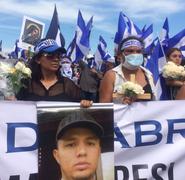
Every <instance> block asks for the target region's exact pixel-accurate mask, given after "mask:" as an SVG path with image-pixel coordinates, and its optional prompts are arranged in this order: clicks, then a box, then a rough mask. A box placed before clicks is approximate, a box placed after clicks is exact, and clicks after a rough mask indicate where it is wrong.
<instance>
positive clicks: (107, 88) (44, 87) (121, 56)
mask: <svg viewBox="0 0 185 180" xmlns="http://www.w3.org/2000/svg"><path fill="white" fill-rule="evenodd" d="M182 57H183V56H182V53H181V51H180V50H179V49H178V48H172V49H170V50H169V51H168V52H167V54H166V59H167V61H172V62H174V63H175V64H176V65H178V66H179V65H182V63H183V60H182ZM143 64H144V43H143V41H142V39H141V38H139V37H136V36H129V37H127V38H125V39H123V40H122V42H121V43H120V44H119V47H118V50H117V54H116V55H115V59H114V58H110V60H107V61H105V62H103V63H102V68H101V69H97V68H96V63H95V60H94V56H93V55H91V54H88V55H87V56H86V57H85V58H83V59H81V60H79V62H78V63H77V64H75V63H73V62H72V60H71V58H70V57H69V56H67V55H66V50H65V48H62V47H59V46H58V45H57V43H56V41H55V40H53V39H42V40H41V41H40V42H39V43H37V45H36V46H35V50H34V55H33V57H32V59H31V60H29V62H27V66H28V67H29V68H30V69H31V72H32V74H31V79H26V80H24V82H23V83H24V84H25V85H24V87H23V88H21V90H20V91H19V92H18V93H17V94H16V97H15V98H10V97H5V99H7V100H8V99H13V100H16V99H17V100H24V101H67V102H80V101H81V103H84V104H83V105H84V106H90V105H91V104H92V102H100V103H109V102H114V103H123V104H131V103H133V102H135V101H143V99H140V98H137V96H133V97H131V96H129V97H128V96H125V95H124V94H123V96H121V97H119V98H117V97H116V98H115V96H114V94H115V93H116V92H118V89H119V86H120V85H121V84H124V83H125V82H128V81H132V78H131V77H132V76H134V81H135V83H137V84H139V85H140V86H141V87H142V88H143V90H144V93H146V94H149V95H150V96H149V98H147V99H145V100H148V101H150V100H155V99H156V98H155V97H156V94H155V93H156V88H155V85H154V81H153V75H152V73H151V72H150V71H149V70H147V69H146V68H145V67H144V66H143ZM164 81H165V84H166V89H167V91H168V92H169V94H170V95H169V97H168V98H169V100H170V99H171V100H180V99H185V79H181V80H174V79H164Z"/></svg>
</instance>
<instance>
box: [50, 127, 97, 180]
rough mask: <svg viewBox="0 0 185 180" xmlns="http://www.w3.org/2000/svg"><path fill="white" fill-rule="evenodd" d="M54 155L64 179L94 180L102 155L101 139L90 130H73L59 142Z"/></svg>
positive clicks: (68, 131) (66, 133) (67, 132)
mask: <svg viewBox="0 0 185 180" xmlns="http://www.w3.org/2000/svg"><path fill="white" fill-rule="evenodd" d="M53 154H54V157H55V159H56V161H57V162H58V164H59V165H60V169H61V172H62V177H63V178H64V179H74V180H77V179H93V177H94V175H95V172H96V169H97V166H98V161H99V158H100V154H101V147H100V139H99V138H98V137H97V136H96V135H95V133H94V132H93V131H91V130H90V129H88V128H71V129H69V130H67V131H66V132H65V133H64V135H63V136H62V138H61V139H59V140H58V143H57V149H55V150H54V151H53Z"/></svg>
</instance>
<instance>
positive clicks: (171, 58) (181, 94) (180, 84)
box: [162, 48, 185, 100]
mask: <svg viewBox="0 0 185 180" xmlns="http://www.w3.org/2000/svg"><path fill="white" fill-rule="evenodd" d="M166 59H167V64H166V65H165V66H164V67H163V73H162V75H163V77H164V78H165V82H166V85H167V90H168V91H169V92H168V93H169V99H171V100H175V99H185V68H184V66H181V63H182V52H181V50H180V49H178V48H171V49H169V50H168V52H167V54H166Z"/></svg>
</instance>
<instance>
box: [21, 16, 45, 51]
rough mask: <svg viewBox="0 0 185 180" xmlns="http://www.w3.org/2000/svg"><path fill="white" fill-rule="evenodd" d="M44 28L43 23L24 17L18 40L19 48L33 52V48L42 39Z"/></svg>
mask: <svg viewBox="0 0 185 180" xmlns="http://www.w3.org/2000/svg"><path fill="white" fill-rule="evenodd" d="M44 27H45V24H44V23H42V22H40V21H38V20H36V19H33V18H30V17H27V16H24V18H23V23H22V28H21V34H20V39H19V47H21V48H23V49H26V50H28V49H29V48H31V51H33V48H34V46H35V45H36V44H37V43H38V42H39V41H40V39H42V38H43V33H44Z"/></svg>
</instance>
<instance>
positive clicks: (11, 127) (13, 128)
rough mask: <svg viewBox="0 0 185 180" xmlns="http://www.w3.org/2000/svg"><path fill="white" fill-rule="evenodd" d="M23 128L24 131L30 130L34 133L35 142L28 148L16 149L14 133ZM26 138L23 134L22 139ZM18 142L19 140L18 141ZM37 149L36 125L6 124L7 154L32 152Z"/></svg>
mask: <svg viewBox="0 0 185 180" xmlns="http://www.w3.org/2000/svg"><path fill="white" fill-rule="evenodd" d="M20 128H22V129H23V128H24V129H25V131H26V130H27V129H28V128H31V129H32V130H33V131H34V133H35V137H36V140H35V142H33V143H32V144H31V145H30V146H24V147H23V146H22V147H16V145H15V141H16V132H18V129H20ZM25 134H26V133H25ZM24 138H26V137H25V136H24V134H23V136H22V139H24ZM19 141H20V140H19ZM36 149H37V125H36V124H34V123H7V153H13V152H23V151H34V150H36Z"/></svg>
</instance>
